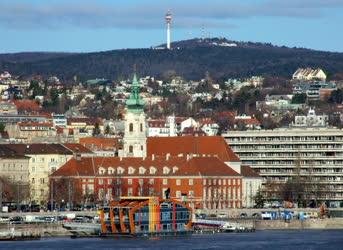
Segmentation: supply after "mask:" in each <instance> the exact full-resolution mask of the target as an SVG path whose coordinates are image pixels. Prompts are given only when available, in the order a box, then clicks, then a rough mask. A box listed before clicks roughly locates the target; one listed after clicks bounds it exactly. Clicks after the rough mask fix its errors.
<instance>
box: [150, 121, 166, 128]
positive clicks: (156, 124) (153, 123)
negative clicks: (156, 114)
mask: <svg viewBox="0 0 343 250" xmlns="http://www.w3.org/2000/svg"><path fill="white" fill-rule="evenodd" d="M148 126H149V127H150V128H151V127H154V128H156V127H157V128H164V127H165V126H166V121H165V120H150V121H148Z"/></svg>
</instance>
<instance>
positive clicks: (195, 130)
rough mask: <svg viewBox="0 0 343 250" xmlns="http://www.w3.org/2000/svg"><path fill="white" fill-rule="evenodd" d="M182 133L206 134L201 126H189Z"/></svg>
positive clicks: (192, 134)
mask: <svg viewBox="0 0 343 250" xmlns="http://www.w3.org/2000/svg"><path fill="white" fill-rule="evenodd" d="M182 135H183V136H185V135H191V136H206V133H205V132H204V131H203V130H202V129H200V128H194V127H188V128H184V129H183V131H182Z"/></svg>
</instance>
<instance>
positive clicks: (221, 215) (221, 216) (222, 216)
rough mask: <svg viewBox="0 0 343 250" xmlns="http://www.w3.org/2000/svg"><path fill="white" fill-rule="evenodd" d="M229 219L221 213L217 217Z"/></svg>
mask: <svg viewBox="0 0 343 250" xmlns="http://www.w3.org/2000/svg"><path fill="white" fill-rule="evenodd" d="M227 217H228V216H227V214H225V213H220V214H218V215H217V218H227Z"/></svg>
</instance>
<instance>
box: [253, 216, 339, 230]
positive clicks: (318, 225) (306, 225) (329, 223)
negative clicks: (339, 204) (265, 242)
mask: <svg viewBox="0 0 343 250" xmlns="http://www.w3.org/2000/svg"><path fill="white" fill-rule="evenodd" d="M254 225H255V229H256V230H284V229H285V230H287V229H296V230H299V229H343V218H326V219H307V220H304V221H300V220H290V221H289V222H285V221H284V220H256V221H255V222H254Z"/></svg>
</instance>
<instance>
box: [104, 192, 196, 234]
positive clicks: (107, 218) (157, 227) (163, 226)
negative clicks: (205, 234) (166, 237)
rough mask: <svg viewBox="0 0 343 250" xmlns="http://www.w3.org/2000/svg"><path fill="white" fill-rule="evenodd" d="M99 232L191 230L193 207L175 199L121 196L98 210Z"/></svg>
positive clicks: (173, 232) (158, 232) (131, 232)
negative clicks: (118, 199)
mask: <svg viewBox="0 0 343 250" xmlns="http://www.w3.org/2000/svg"><path fill="white" fill-rule="evenodd" d="M100 222H101V234H134V235H137V234H161V235H163V234H170V233H171V234H175V233H185V232H191V231H192V209H191V208H190V207H189V206H188V205H187V204H184V203H182V202H180V201H177V200H174V199H161V198H159V197H122V198H121V199H120V201H113V202H111V204H110V205H109V207H105V208H103V209H101V210H100Z"/></svg>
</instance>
